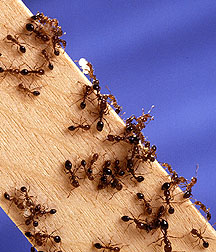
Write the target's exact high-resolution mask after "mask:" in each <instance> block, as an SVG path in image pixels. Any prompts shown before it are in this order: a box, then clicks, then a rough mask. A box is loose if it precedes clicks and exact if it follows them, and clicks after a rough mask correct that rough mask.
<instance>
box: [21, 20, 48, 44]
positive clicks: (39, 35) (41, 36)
mask: <svg viewBox="0 0 216 252" xmlns="http://www.w3.org/2000/svg"><path fill="white" fill-rule="evenodd" d="M38 28H39V27H38V26H37V28H35V27H34V25H33V24H31V23H28V24H26V30H27V31H30V32H33V33H35V37H36V38H39V39H41V40H42V41H43V42H48V41H50V37H49V36H48V35H47V34H46V33H45V32H44V31H41V30H42V28H40V29H39V30H38Z"/></svg>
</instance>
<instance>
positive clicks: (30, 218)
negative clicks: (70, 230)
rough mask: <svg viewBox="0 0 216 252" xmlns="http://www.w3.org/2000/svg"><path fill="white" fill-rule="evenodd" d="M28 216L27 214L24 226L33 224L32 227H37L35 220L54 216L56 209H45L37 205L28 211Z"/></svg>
mask: <svg viewBox="0 0 216 252" xmlns="http://www.w3.org/2000/svg"><path fill="white" fill-rule="evenodd" d="M29 210H30V211H29V212H30V214H28V215H27V216H26V217H27V219H26V221H25V224H26V225H30V224H31V223H32V222H33V226H34V227H37V226H38V221H36V220H35V219H38V218H39V217H42V216H46V215H48V214H51V215H53V214H55V213H56V212H57V211H56V209H54V208H53V209H45V207H42V206H41V204H37V205H35V206H33V207H31V208H30V209H29Z"/></svg>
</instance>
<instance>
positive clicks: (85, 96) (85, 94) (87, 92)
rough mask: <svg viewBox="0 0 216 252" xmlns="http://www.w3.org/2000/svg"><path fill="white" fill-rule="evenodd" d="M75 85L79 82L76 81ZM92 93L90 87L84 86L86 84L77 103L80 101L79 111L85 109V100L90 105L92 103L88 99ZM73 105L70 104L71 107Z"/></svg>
mask: <svg viewBox="0 0 216 252" xmlns="http://www.w3.org/2000/svg"><path fill="white" fill-rule="evenodd" d="M77 83H81V82H80V81H77ZM92 92H93V90H92V87H91V86H89V85H86V84H85V85H84V86H83V94H82V96H83V98H81V99H79V100H78V101H80V100H82V102H81V103H80V108H81V109H85V107H86V100H87V99H88V100H89V101H90V102H91V103H92V101H91V100H90V98H89V97H88V96H89V95H91V94H92ZM78 101H76V102H75V103H77V102H78ZM73 104H74V103H73ZM73 104H72V105H73Z"/></svg>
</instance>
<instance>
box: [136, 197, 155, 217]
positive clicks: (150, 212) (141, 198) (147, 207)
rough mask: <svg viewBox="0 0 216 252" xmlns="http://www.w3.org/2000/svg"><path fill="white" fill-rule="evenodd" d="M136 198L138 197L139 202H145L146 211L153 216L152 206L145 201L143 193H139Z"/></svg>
mask: <svg viewBox="0 0 216 252" xmlns="http://www.w3.org/2000/svg"><path fill="white" fill-rule="evenodd" d="M136 196H137V198H138V199H139V200H143V203H144V207H145V211H146V212H147V213H148V214H152V208H151V205H150V204H149V203H148V202H147V200H146V199H145V197H144V194H142V193H137V194H136Z"/></svg>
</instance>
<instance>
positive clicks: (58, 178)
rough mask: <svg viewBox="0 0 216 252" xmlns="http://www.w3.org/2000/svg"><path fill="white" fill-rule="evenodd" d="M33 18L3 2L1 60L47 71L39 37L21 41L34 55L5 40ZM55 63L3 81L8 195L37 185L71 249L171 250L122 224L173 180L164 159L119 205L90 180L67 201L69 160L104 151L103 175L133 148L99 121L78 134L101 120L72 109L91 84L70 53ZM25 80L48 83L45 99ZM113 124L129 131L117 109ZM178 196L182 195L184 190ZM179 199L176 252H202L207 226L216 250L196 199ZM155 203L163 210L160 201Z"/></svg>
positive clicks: (0, 137)
mask: <svg viewBox="0 0 216 252" xmlns="http://www.w3.org/2000/svg"><path fill="white" fill-rule="evenodd" d="M30 16H31V13H30V11H29V10H28V9H27V8H26V7H25V6H24V5H23V3H22V2H21V1H19V0H2V1H1V12H0V23H1V24H2V26H1V38H0V41H1V42H0V43H1V44H0V45H1V47H0V48H1V53H2V56H1V62H2V63H3V64H4V65H5V66H7V67H10V66H11V65H12V66H11V67H14V68H16V67H17V68H18V67H19V66H20V65H22V64H24V65H23V66H22V68H24V66H25V64H26V62H27V63H28V65H30V66H31V67H32V68H34V66H35V65H36V63H37V66H40V65H42V64H43V62H44V59H43V58H42V57H41V56H38V55H40V51H41V50H42V48H44V46H43V45H42V44H41V43H40V41H39V40H37V39H34V36H27V35H22V36H21V37H19V39H20V40H21V41H24V42H25V43H27V44H26V48H27V51H26V53H25V54H22V55H21V53H19V52H18V50H17V49H16V46H12V45H11V44H9V43H5V41H3V38H5V37H6V36H7V35H8V32H9V33H11V34H12V35H15V34H20V33H22V34H25V33H27V32H26V31H25V30H24V28H23V27H25V24H26V23H27V20H28V18H29V17H30ZM4 25H5V26H4ZM5 27H6V28H5ZM68 43H69V42H68ZM31 45H33V47H31ZM53 60H54V70H53V71H46V74H45V76H43V77H41V78H39V77H37V76H36V77H34V79H31V78H27V77H28V76H27V77H26V78H25V79H24V78H22V79H18V78H17V77H16V76H12V75H10V74H7V75H6V76H5V78H4V80H0V81H1V84H0V89H1V90H0V103H1V104H0V121H1V127H0V151H1V156H0V161H1V166H0V178H1V179H0V181H1V183H0V188H1V194H2V195H3V194H4V192H5V191H7V192H13V188H14V187H16V188H20V187H21V186H27V187H28V186H29V187H30V192H31V193H30V194H32V195H37V199H38V200H40V201H41V202H47V204H48V205H49V206H50V207H55V208H56V209H57V213H56V215H54V216H51V217H49V218H48V217H47V218H46V219H45V220H44V222H43V224H42V226H46V227H47V229H48V231H49V232H52V231H53V230H56V229H59V228H60V229H59V230H58V231H56V233H59V235H60V236H61V238H62V244H61V248H62V250H63V251H67V252H70V251H95V250H96V249H94V248H93V246H92V244H93V242H100V240H98V237H99V238H100V239H102V240H103V241H104V242H105V243H109V241H110V239H111V238H112V242H113V243H120V244H125V245H129V246H125V247H123V248H122V249H121V251H134V252H136V251H137V252H138V251H139V252H140V251H148V252H151V251H163V247H159V246H156V244H151V243H152V242H154V241H156V240H157V239H158V238H160V237H161V232H160V231H157V232H155V233H154V234H153V235H152V234H147V233H146V232H139V231H138V230H137V229H136V228H135V227H134V226H133V225H130V227H128V228H127V223H124V222H122V221H121V216H123V215H130V212H132V213H133V214H134V215H136V216H138V215H139V213H140V212H141V211H142V206H140V205H138V204H137V201H136V200H135V198H134V196H133V194H131V192H132V193H136V192H139V191H142V192H144V193H145V195H147V196H149V198H150V199H151V198H154V199H155V197H157V196H158V195H160V194H161V185H162V183H163V182H165V181H167V180H168V177H167V173H166V172H165V171H164V169H163V168H162V167H161V166H160V165H159V164H158V163H157V162H156V161H155V162H154V163H153V165H148V164H141V165H140V166H141V167H142V169H140V170H141V171H142V173H144V174H146V175H145V181H144V182H143V183H140V184H139V185H137V186H135V185H134V184H133V183H132V182H131V181H129V182H128V184H127V189H126V190H122V191H120V192H118V193H116V194H115V195H114V196H113V197H112V199H111V200H109V199H110V197H111V195H112V194H111V193H110V192H107V191H103V192H99V193H98V192H97V190H96V186H95V185H94V184H93V183H90V182H89V181H87V180H81V182H80V184H81V186H80V187H79V188H76V189H75V190H73V191H72V192H71V196H70V197H69V198H67V196H68V194H69V192H70V190H71V189H72V187H71V185H70V183H69V180H68V177H67V176H66V174H65V173H64V169H63V164H64V162H65V160H67V159H70V160H71V161H72V163H73V164H75V163H77V162H80V160H81V159H88V158H89V157H90V156H92V154H93V153H96V152H97V153H99V155H100V156H99V157H100V158H99V161H98V162H97V167H96V168H95V169H96V170H99V169H100V167H101V166H102V162H103V160H104V159H109V158H112V159H114V157H113V155H115V158H117V157H118V158H119V159H120V160H123V159H124V158H125V157H126V155H127V146H126V144H124V143H117V144H114V145H113V144H110V142H108V141H104V139H105V138H106V135H107V134H109V133H110V132H109V127H108V126H107V124H106V122H105V127H104V130H103V131H102V132H98V131H97V130H96V127H95V124H96V123H94V124H93V125H92V127H91V130H90V131H86V132H83V131H82V130H79V131H78V132H76V133H75V134H74V135H72V134H71V133H70V132H69V131H68V130H67V127H68V126H70V125H71V124H73V121H76V122H78V123H79V120H80V118H81V117H82V118H85V119H86V120H87V122H88V123H89V124H91V123H92V122H93V121H94V120H95V117H94V116H93V115H91V114H90V113H89V111H87V110H84V111H81V110H80V109H79V107H78V104H74V105H73V106H70V105H71V104H73V103H75V102H76V101H77V100H78V99H79V98H80V96H79V95H77V93H78V94H79V93H81V92H82V88H83V87H82V85H81V84H79V83H77V81H80V82H84V83H87V84H88V83H89V82H88V80H87V79H86V78H85V77H84V75H83V74H82V73H81V71H80V70H79V69H78V68H77V66H76V65H75V64H74V63H73V62H72V60H71V59H70V58H69V57H68V56H67V54H66V53H64V54H61V55H60V56H59V57H58V58H57V57H56V58H55V59H53ZM2 67H3V66H2ZM26 68H29V67H28V66H26ZM2 76H4V75H2ZM1 78H2V79H3V77H1ZM32 80H34V81H33V83H32ZM19 83H25V84H29V85H31V88H34V87H38V86H43V87H42V89H41V90H40V91H41V95H40V96H39V97H32V96H28V95H24V94H23V93H22V92H20V91H18V90H17V86H18V84H19ZM90 106H92V105H91V104H90ZM106 119H107V121H108V123H109V125H110V128H111V130H112V134H121V133H122V132H123V130H124V123H123V121H122V120H121V119H120V118H119V117H118V116H117V115H116V114H115V112H114V111H112V110H111V111H110V113H109V115H107V116H106ZM175 192H176V193H178V192H181V191H180V189H177V190H176V191H175ZM180 197H181V200H180ZM176 198H177V199H176ZM176 198H175V201H179V202H180V203H179V204H175V206H174V207H175V214H174V215H172V216H167V217H166V218H167V220H168V222H169V229H168V234H169V235H170V236H175V237H182V236H185V237H184V238H170V240H171V242H172V248H173V251H187V252H188V251H200V250H201V249H202V243H200V244H199V245H197V246H195V247H194V245H195V244H196V243H194V242H195V240H196V239H195V238H193V237H192V236H191V235H190V234H189V233H190V230H191V229H192V228H197V229H198V230H199V229H201V230H204V229H205V227H206V231H205V234H204V236H206V237H209V238H212V239H213V240H208V241H209V244H210V246H209V248H208V249H207V251H216V242H215V238H216V234H215V230H214V229H213V228H212V227H211V225H210V224H209V223H207V222H206V220H205V218H204V217H203V216H202V215H201V214H200V213H199V212H198V211H197V210H196V208H195V207H194V206H193V205H192V203H191V202H190V201H189V200H187V201H186V202H185V203H182V195H179V198H178V197H176ZM155 202H156V204H157V205H158V204H159V202H160V201H159V200H158V203H157V201H155ZM0 204H1V206H2V208H3V209H4V210H5V211H6V213H8V210H9V204H8V201H6V200H5V199H4V197H3V196H2V197H0ZM9 216H10V218H11V219H12V220H13V221H14V222H15V223H16V224H17V225H19V224H23V222H24V221H23V218H22V217H21V215H18V214H17V209H16V207H15V206H13V205H12V206H11V208H10V210H9ZM19 228H20V229H21V231H22V232H25V231H26V230H27V228H26V226H25V225H21V226H19ZM126 228H127V230H126ZM149 244H151V245H149ZM197 244H198V242H197ZM148 245H149V246H148ZM163 246H164V245H163ZM193 247H194V248H193Z"/></svg>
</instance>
